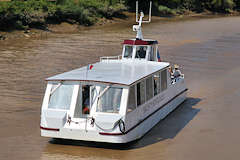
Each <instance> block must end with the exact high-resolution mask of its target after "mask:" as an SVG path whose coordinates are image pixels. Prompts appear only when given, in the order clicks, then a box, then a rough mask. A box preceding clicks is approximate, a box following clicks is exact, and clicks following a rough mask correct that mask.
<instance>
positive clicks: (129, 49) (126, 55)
mask: <svg viewBox="0 0 240 160" xmlns="http://www.w3.org/2000/svg"><path fill="white" fill-rule="evenodd" d="M132 52H133V46H125V49H124V58H132Z"/></svg>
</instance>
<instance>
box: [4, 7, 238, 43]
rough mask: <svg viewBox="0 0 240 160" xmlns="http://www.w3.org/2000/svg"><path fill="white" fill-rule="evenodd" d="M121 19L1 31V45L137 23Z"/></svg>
mask: <svg viewBox="0 0 240 160" xmlns="http://www.w3.org/2000/svg"><path fill="white" fill-rule="evenodd" d="M122 15H124V16H122V17H121V18H117V17H114V18H111V19H107V18H101V19H99V20H98V22H96V23H95V24H94V25H92V26H83V25H78V24H71V23H68V22H62V23H60V24H48V25H47V26H46V29H45V30H43V29H36V28H28V29H26V30H11V31H0V43H1V42H3V41H12V40H14V41H17V40H28V39H45V38H48V37H51V36H53V35H55V34H74V33H79V32H81V31H82V30H86V29H92V28H99V27H100V28H101V27H106V26H111V25H117V24H134V23H135V13H131V12H123V13H122ZM239 15H240V12H232V13H231V14H221V13H213V12H210V11H205V12H203V13H194V12H188V13H185V14H183V15H176V16H165V17H159V16H153V23H154V21H157V22H159V21H162V22H166V21H184V20H187V19H198V18H217V17H226V16H239ZM123 17H124V18H123Z"/></svg>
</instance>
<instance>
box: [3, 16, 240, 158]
mask: <svg viewBox="0 0 240 160" xmlns="http://www.w3.org/2000/svg"><path fill="white" fill-rule="evenodd" d="M153 21H154V19H153ZM131 24H132V22H129V24H124V25H120V26H117V25H115V26H108V27H105V28H104V29H103V28H94V29H88V30H85V31H84V30H83V31H81V33H79V34H71V35H70V34H59V35H55V36H53V37H51V38H48V39H44V40H29V41H27V42H19V41H16V42H14V41H11V42H7V41H6V42H0V122H1V123H0V159H24V160H28V159H29V160H32V159H40V160H52V159H60V160H61V159H64V160H72V159H81V160H82V159H86V160H89V159H96V160H101V159H111V160H115V159H160V160H161V159H165V160H175V159H178V160H181V159H183V160H186V159H189V160H192V159H194V160H197V159H199V160H202V159H216V160H225V159H239V151H240V149H239V148H240V138H239V132H240V126H239V122H240V105H239V102H238V100H239V99H240V87H239V86H240V85H239V83H238V82H239V80H240V65H239V64H240V43H239V42H240V29H239V27H240V17H224V18H211V19H190V20H187V21H164V22H161V21H159V20H156V21H155V22H154V23H151V24H146V25H145V24H144V28H143V33H144V36H145V38H152V39H157V40H158V41H159V43H160V44H159V47H160V50H161V56H162V59H163V60H165V61H170V62H172V63H178V64H179V65H180V66H181V68H182V69H183V72H184V74H185V77H186V82H187V85H188V88H189V93H188V99H187V100H186V101H185V102H184V103H183V104H182V105H181V106H180V107H179V108H178V109H177V110H175V111H174V112H173V113H171V114H170V115H169V116H168V117H167V118H165V119H164V120H163V121H161V122H160V123H158V125H157V126H156V127H154V128H153V129H152V130H151V131H150V132H149V133H147V134H146V135H145V136H144V137H143V138H142V139H141V140H139V141H137V142H135V143H133V144H131V145H130V146H120V147H119V146H109V145H106V144H92V143H91V144H89V143H84V142H72V141H66V142H63V144H58V142H55V141H52V140H51V139H49V138H42V137H40V131H39V121H40V107H41V102H42V98H43V94H44V89H45V85H46V82H45V81H44V79H45V78H46V77H48V76H52V75H55V74H58V73H61V72H64V71H68V70H71V69H74V68H78V67H81V66H83V65H86V64H88V63H94V62H96V61H98V59H99V57H100V56H107V55H119V54H121V53H120V52H121V46H120V43H121V42H122V40H124V39H128V38H132V37H134V36H135V33H133V32H132V31H131Z"/></svg>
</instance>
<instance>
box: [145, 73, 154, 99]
mask: <svg viewBox="0 0 240 160" xmlns="http://www.w3.org/2000/svg"><path fill="white" fill-rule="evenodd" d="M152 97H153V81H152V76H151V77H149V78H147V79H146V98H147V100H146V101H148V100H150V99H151V98H152Z"/></svg>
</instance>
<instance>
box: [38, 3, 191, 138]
mask: <svg viewBox="0 0 240 160" xmlns="http://www.w3.org/2000/svg"><path fill="white" fill-rule="evenodd" d="M137 8H138V5H137ZM136 13H138V9H137V11H136ZM143 17H144V15H143V13H141V15H140V19H139V20H138V15H137V19H136V20H137V22H138V23H139V24H138V25H134V27H133V30H134V31H136V32H137V36H136V39H132V40H125V41H124V43H123V51H122V55H121V56H116V57H102V58H101V59H100V62H97V63H95V64H92V65H88V66H85V67H82V68H79V69H76V70H73V71H70V72H66V73H63V74H59V75H56V76H53V77H50V78H48V79H46V80H47V82H48V84H47V88H46V92H45V96H44V99H43V104H42V113H41V124H40V128H41V135H42V136H45V137H53V138H63V139H75V140H86V141H98V142H109V143H127V142H130V141H133V140H136V139H138V138H140V137H142V136H143V135H144V134H145V133H146V132H148V131H149V130H150V129H151V128H152V127H153V126H154V125H156V124H157V123H158V122H159V121H160V120H161V119H163V118H164V117H166V116H167V115H168V114H169V113H170V112H171V111H173V110H174V109H175V108H176V107H177V106H178V105H179V104H181V103H182V102H183V101H184V100H185V99H186V91H187V89H186V85H185V82H184V76H183V74H181V73H180V71H179V69H178V67H177V66H176V67H175V70H174V71H173V72H172V71H170V64H169V63H167V62H161V58H160V54H159V51H158V48H157V41H155V40H148V39H143V35H142V31H141V24H142V23H143V22H146V21H143ZM150 17H151V3H150V14H149V21H147V22H150V21H151V18H150Z"/></svg>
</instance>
